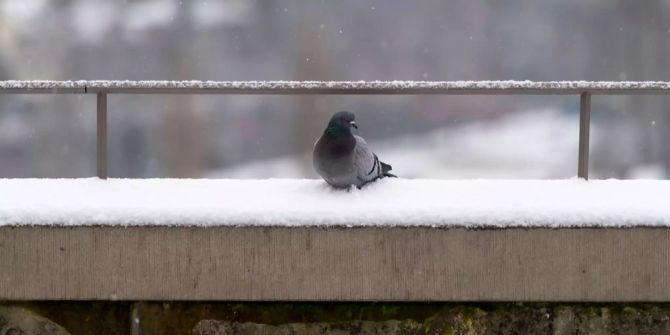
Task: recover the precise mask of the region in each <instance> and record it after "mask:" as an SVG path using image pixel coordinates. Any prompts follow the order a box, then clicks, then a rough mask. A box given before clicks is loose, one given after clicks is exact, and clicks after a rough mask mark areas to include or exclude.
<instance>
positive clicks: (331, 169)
mask: <svg viewBox="0 0 670 335" xmlns="http://www.w3.org/2000/svg"><path fill="white" fill-rule="evenodd" d="M355 118H356V116H355V115H354V113H351V112H347V111H341V112H337V113H335V115H333V117H332V118H331V119H330V122H328V126H327V127H326V130H325V131H324V132H323V135H321V137H320V138H319V139H318V140H317V141H316V143H314V153H313V157H312V158H313V160H312V163H313V165H314V170H316V172H317V173H318V174H319V175H320V176H321V178H323V179H324V180H325V181H326V182H327V183H328V184H330V185H331V186H333V187H335V188H349V187H351V185H355V186H356V187H358V188H359V189H360V188H361V187H363V186H365V185H366V184H368V183H370V182H373V181H375V180H377V179H380V178H384V177H396V176H395V175H393V174H391V173H390V172H389V171H391V165H388V164H386V163H384V162H382V161H380V160H379V158H378V157H377V155H376V154H375V153H374V152H372V151H371V150H370V148H368V144H367V143H366V142H365V140H364V139H363V138H362V137H360V136H358V135H354V134H352V133H351V128H352V127H353V128H356V129H358V126H357V125H356V122H355Z"/></svg>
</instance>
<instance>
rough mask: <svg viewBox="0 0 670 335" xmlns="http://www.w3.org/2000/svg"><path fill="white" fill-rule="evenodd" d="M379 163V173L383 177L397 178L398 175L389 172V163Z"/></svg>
mask: <svg viewBox="0 0 670 335" xmlns="http://www.w3.org/2000/svg"><path fill="white" fill-rule="evenodd" d="M379 163H380V164H381V165H382V174H381V175H382V176H383V177H391V178H398V176H396V175H394V174H393V173H391V172H390V171H391V169H392V167H391V165H389V164H386V163H384V162H379Z"/></svg>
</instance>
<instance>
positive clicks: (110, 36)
mask: <svg viewBox="0 0 670 335" xmlns="http://www.w3.org/2000/svg"><path fill="white" fill-rule="evenodd" d="M668 56H670V1H668V0H647V1H630V0H562V1H555V0H524V1H521V0H509V1H484V0H460V1H441V0H425V1H402V0H393V1H386V0H342V1H325V0H313V1H301V0H274V1H263V0H221V1H216V0H207V1H200V0H193V1H189V0H127V1H121V0H113V1H112V0H108V1H103V0H100V1H94V0H0V80H9V79H17V80H32V79H47V80H78V79H88V80H94V79H113V80H126V79H127V80H190V79H197V80H512V79H513V80H526V79H528V80H536V81H553V80H612V81H618V80H635V81H641V80H670V66H668V61H667V59H668ZM669 109H670V99H669V98H668V97H663V96H642V97H628V96H609V97H605V96H594V97H593V101H592V110H593V111H592V113H593V115H592V130H591V132H592V135H591V136H592V138H591V176H592V177H596V178H665V177H666V176H670V148H668V147H666V143H669V140H670V132H669V131H668V127H669V126H670V115H669V113H670V110H669ZM338 110H350V111H353V112H355V113H356V114H357V120H358V124H359V128H360V129H359V133H360V134H361V135H362V136H364V137H366V138H367V139H368V142H370V143H371V145H372V146H373V149H375V151H377V153H378V155H379V156H380V157H381V159H382V160H383V161H387V162H388V163H390V164H392V165H393V167H394V171H395V173H396V174H398V175H399V176H402V177H407V178H569V177H572V176H575V175H576V170H577V143H578V128H579V126H578V118H579V97H578V96H574V97H573V96H567V97H566V96H490V97H487V96H463V97H461V96H263V95H259V96H235V95H231V96H209V95H207V96H197V95H193V96H189V95H177V96H169V95H111V96H110V97H109V170H110V176H112V177H128V178H146V177H211V178H224V177H225V178H273V177H276V178H283V177H290V178H314V177H315V176H316V175H315V174H314V172H313V171H312V167H311V148H312V145H313V143H314V141H315V140H316V139H317V138H318V137H319V136H320V134H321V133H322V131H323V129H324V127H325V124H326V122H327V120H328V119H329V117H330V115H331V114H332V113H334V112H336V111H338ZM93 175H95V96H94V95H0V178H8V177H88V176H93Z"/></svg>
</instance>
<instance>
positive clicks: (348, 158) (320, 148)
mask: <svg viewBox="0 0 670 335" xmlns="http://www.w3.org/2000/svg"><path fill="white" fill-rule="evenodd" d="M353 159H354V154H353V150H348V151H345V150H343V149H341V148H340V147H337V146H330V145H325V144H324V143H323V141H319V142H317V143H316V145H315V147H314V157H313V164H314V170H316V172H317V173H318V174H319V175H320V176H321V177H322V178H323V179H324V180H325V181H326V182H328V184H331V185H333V186H335V187H348V186H350V185H352V184H356V183H357V178H356V177H357V173H356V171H355V168H354V162H353Z"/></svg>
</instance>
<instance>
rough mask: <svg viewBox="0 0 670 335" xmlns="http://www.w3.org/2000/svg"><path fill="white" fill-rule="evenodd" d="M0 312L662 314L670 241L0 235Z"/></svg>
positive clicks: (118, 231) (475, 234)
mask: <svg viewBox="0 0 670 335" xmlns="http://www.w3.org/2000/svg"><path fill="white" fill-rule="evenodd" d="M0 269H3V271H4V272H3V274H2V276H0V299H5V300H45V299H46V300H53V299H57V300H60V299H65V300H89V299H90V300H131V301H135V300H140V301H141V300H156V301H165V300H206V301H212V300H217V301H300V300H303V301H670V228H655V229H652V228H629V229H602V228H601V229H598V228H581V229H493V230H486V229H484V230H468V229H436V228H429V227H418V228H313V227H312V228H309V227H308V228H278V227H275V228H254V227H210V228H196V227H74V228H65V227H20V228H11V227H2V228H0Z"/></svg>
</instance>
